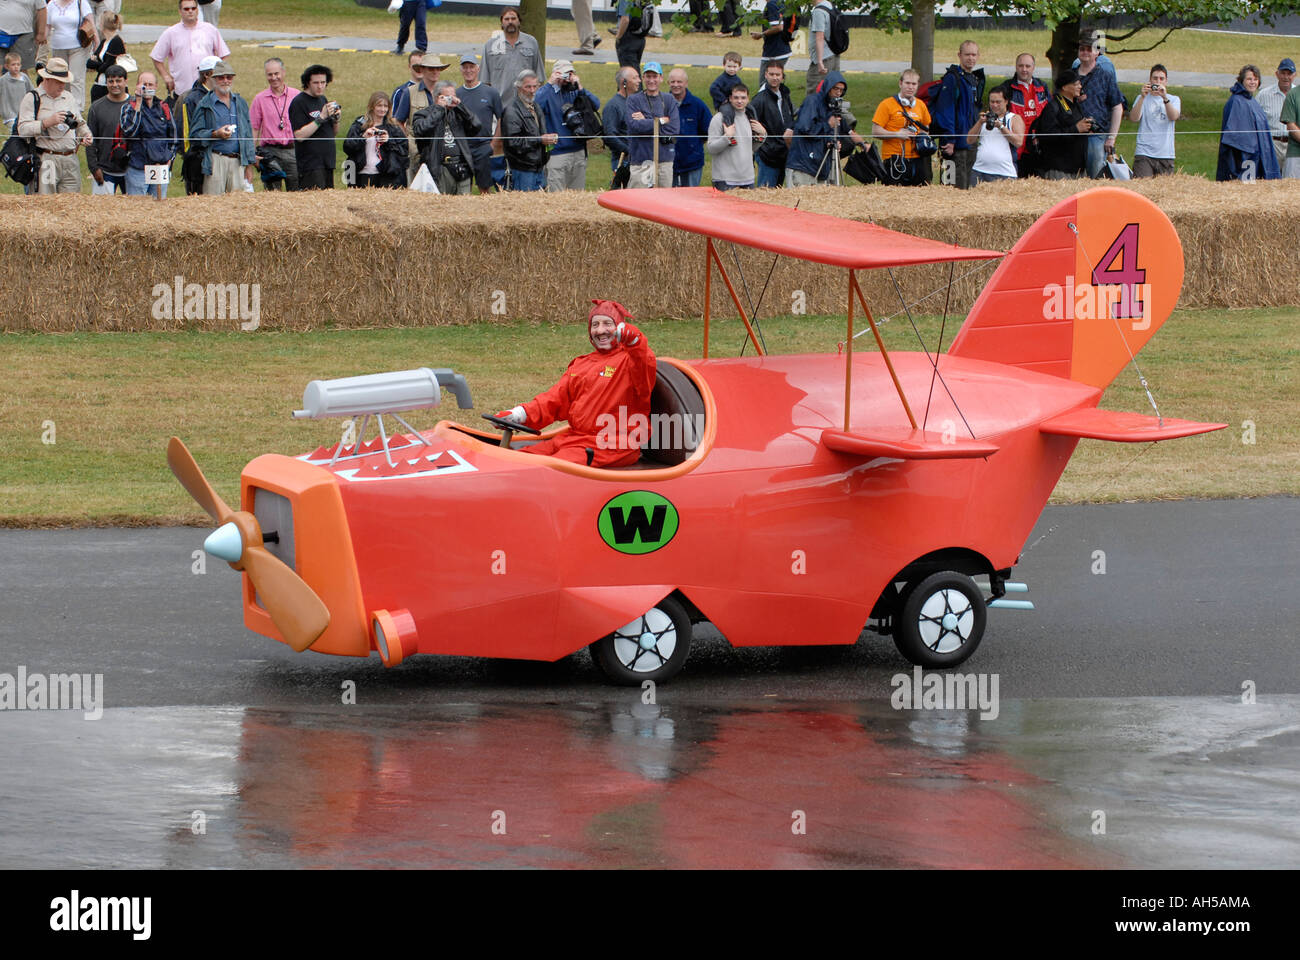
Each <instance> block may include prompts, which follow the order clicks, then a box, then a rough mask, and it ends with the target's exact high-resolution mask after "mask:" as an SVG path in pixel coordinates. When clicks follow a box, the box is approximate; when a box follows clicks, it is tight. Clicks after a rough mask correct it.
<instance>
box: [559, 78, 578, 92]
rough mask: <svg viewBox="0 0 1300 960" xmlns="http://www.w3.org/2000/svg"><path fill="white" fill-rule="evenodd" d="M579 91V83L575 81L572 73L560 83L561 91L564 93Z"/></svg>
mask: <svg viewBox="0 0 1300 960" xmlns="http://www.w3.org/2000/svg"><path fill="white" fill-rule="evenodd" d="M577 89H578V81H577V80H574V79H573V74H571V73H570V74H567V75H566V76H565V78H564V79H563V80H561V81H560V90H561V91H562V92H564V93H569V92H570V91H572V90H577Z"/></svg>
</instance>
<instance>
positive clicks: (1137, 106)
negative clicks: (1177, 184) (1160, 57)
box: [1128, 63, 1182, 177]
mask: <svg viewBox="0 0 1300 960" xmlns="http://www.w3.org/2000/svg"><path fill="white" fill-rule="evenodd" d="M1168 77H1169V74H1168V72H1167V71H1166V70H1165V68H1164V65H1163V64H1159V63H1157V64H1156V65H1155V66H1153V67H1152V68H1151V72H1150V74H1149V75H1148V79H1147V82H1146V83H1144V84H1142V92H1141V93H1139V94H1138V95H1137V99H1136V100H1134V101H1133V109H1132V110H1130V111H1129V116H1128V118H1129V119H1130V120H1133V121H1136V123H1137V125H1138V133H1137V145H1136V146H1135V147H1134V148H1133V176H1135V177H1158V176H1161V175H1164V174H1170V173H1173V172H1174V122H1175V121H1176V120H1177V119H1178V118H1179V117H1180V116H1181V115H1182V101H1181V100H1180V99H1179V98H1178V97H1177V96H1175V95H1174V94H1172V93H1170V92H1169V87H1168Z"/></svg>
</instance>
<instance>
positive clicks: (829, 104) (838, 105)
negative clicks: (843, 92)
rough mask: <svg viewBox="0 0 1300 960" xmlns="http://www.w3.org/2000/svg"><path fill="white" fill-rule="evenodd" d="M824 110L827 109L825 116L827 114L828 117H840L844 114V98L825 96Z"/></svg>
mask: <svg viewBox="0 0 1300 960" xmlns="http://www.w3.org/2000/svg"><path fill="white" fill-rule="evenodd" d="M826 111H827V116H828V117H842V116H844V98H843V97H827V98H826Z"/></svg>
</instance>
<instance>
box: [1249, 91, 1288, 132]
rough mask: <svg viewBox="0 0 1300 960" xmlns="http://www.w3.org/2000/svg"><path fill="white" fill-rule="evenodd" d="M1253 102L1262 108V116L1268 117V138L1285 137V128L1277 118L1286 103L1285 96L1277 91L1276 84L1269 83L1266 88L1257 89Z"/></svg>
mask: <svg viewBox="0 0 1300 960" xmlns="http://www.w3.org/2000/svg"><path fill="white" fill-rule="evenodd" d="M1255 100H1256V102H1257V103H1258V104H1259V105H1260V106H1261V107H1263V108H1264V116H1266V117H1268V133H1269V136H1271V137H1285V136H1286V126H1285V125H1284V124H1283V123H1282V122H1281V121H1280V120H1279V119H1278V117H1280V116H1281V115H1282V104H1283V103H1285V102H1286V94H1285V93H1283V92H1282V91H1281V90H1279V89H1278V87H1277V84H1276V83H1270V84H1269V85H1268V86H1267V87H1260V88H1259V92H1258V93H1256V94H1255Z"/></svg>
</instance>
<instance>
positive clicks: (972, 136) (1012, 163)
mask: <svg viewBox="0 0 1300 960" xmlns="http://www.w3.org/2000/svg"><path fill="white" fill-rule="evenodd" d="M976 141H978V142H979V147H978V148H977V149H976V152H975V165H974V166H972V167H971V172H972V173H974V174H975V177H974V178H973V181H972V186H974V185H975V184H980V183H986V182H988V181H990V180H1014V179H1016V154H1017V153H1018V152H1019V150H1020V145H1021V144H1022V143H1024V142H1025V121H1024V120H1022V119H1021V118H1020V117H1019V116H1018V115H1017V114H1014V113H1008V112H1007V95H1006V92H1005V91H1004V90H1003V89H1002V88H1001V87H994V88H993V89H992V90H990V91H989V108H988V109H987V110H985V111H982V112H981V113H980V115H979V119H978V120H976V121H975V125H974V126H973V127H971V128H970V130H968V131H967V133H966V144H967V145H968V146H972V147H973V146H975V143H976Z"/></svg>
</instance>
